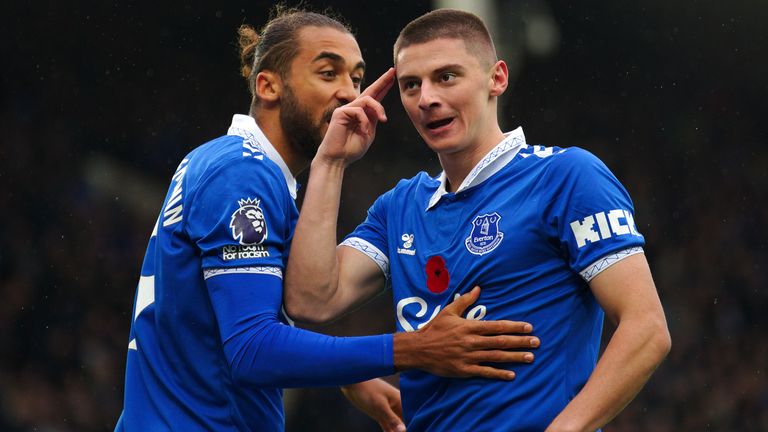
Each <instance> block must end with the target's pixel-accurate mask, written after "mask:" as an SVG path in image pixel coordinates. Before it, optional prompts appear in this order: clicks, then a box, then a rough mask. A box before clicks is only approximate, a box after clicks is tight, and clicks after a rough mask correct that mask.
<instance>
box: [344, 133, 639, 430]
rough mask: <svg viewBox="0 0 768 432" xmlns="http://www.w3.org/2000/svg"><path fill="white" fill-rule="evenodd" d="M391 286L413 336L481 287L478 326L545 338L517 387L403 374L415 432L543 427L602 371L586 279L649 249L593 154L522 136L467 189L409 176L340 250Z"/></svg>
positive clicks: (511, 136) (484, 163) (509, 138)
mask: <svg viewBox="0 0 768 432" xmlns="http://www.w3.org/2000/svg"><path fill="white" fill-rule="evenodd" d="M342 244H343V245H346V246H349V247H353V248H356V249H358V250H360V251H361V252H363V253H365V254H367V255H368V256H369V257H371V259H373V260H374V261H376V262H377V263H378V264H379V266H380V267H381V268H382V271H383V272H384V273H385V274H386V275H387V276H388V278H389V279H390V282H391V286H392V290H393V297H394V308H395V313H396V322H397V328H398V330H399V331H414V330H416V329H419V328H421V327H422V326H424V325H425V324H426V323H427V322H429V320H431V319H432V318H433V317H434V316H435V315H437V313H438V312H439V311H440V309H441V308H443V307H445V305H446V304H448V303H450V302H451V301H453V299H454V298H455V297H456V296H458V295H460V294H463V293H466V292H467V291H469V290H471V289H472V288H473V287H474V286H475V285H479V286H480V287H481V289H482V291H481V294H480V298H479V299H478V300H477V302H476V303H475V304H474V305H472V306H470V307H469V309H468V311H467V312H466V316H467V317H468V318H471V319H484V320H499V319H508V320H516V321H526V322H530V323H531V324H532V325H533V327H534V333H535V334H536V336H538V337H539V338H540V339H541V347H540V348H538V349H537V350H536V351H535V355H536V361H535V362H534V363H532V364H510V365H501V366H502V367H505V366H507V367H508V368H509V369H513V370H514V371H515V372H516V374H517V377H516V379H515V380H513V381H511V382H503V381H494V380H486V379H478V378H473V379H452V378H443V377H437V376H434V375H430V374H428V373H424V372H421V371H407V372H404V373H402V374H401V378H400V387H401V392H402V400H403V411H404V415H405V418H406V422H407V424H408V428H409V430H419V431H426V430H434V431H442V430H472V431H498V430H510V431H512V430H514V431H541V430H544V429H545V428H546V426H547V425H548V424H549V423H550V422H551V421H552V420H553V419H554V417H555V416H556V415H557V414H558V413H559V412H560V411H561V410H562V409H563V408H564V407H565V406H566V404H567V403H568V402H569V401H570V400H571V399H572V398H573V397H574V396H575V395H576V393H578V391H579V390H580V389H581V388H582V386H583V385H584V383H585V382H586V380H587V379H588V377H589V376H590V374H591V372H592V370H593V369H594V366H595V364H596V361H597V356H598V350H599V344H600V337H601V332H602V323H603V312H602V310H601V309H600V307H599V305H598V304H597V302H596V300H595V298H594V296H593V294H592V292H591V291H590V289H589V286H588V281H589V280H591V278H592V277H594V276H595V275H596V274H598V273H599V272H600V271H602V270H603V269H604V268H606V267H608V266H610V265H611V264H613V263H615V262H617V261H619V260H621V259H623V258H624V257H627V256H630V255H632V254H635V253H639V252H642V249H641V248H642V246H643V244H644V239H643V237H642V236H641V235H640V234H639V233H638V231H637V229H636V227H635V223H634V210H633V205H632V202H631V200H630V198H629V196H628V194H627V192H626V190H625V189H624V188H623V187H622V185H621V184H620V183H619V181H618V180H617V179H616V178H615V177H614V176H613V174H612V173H611V172H610V171H609V170H608V168H607V167H606V166H605V165H604V164H603V163H602V162H601V161H600V160H598V159H597V158H596V157H595V156H593V155H592V154H590V153H589V152H587V151H585V150H582V149H579V148H575V147H573V148H558V147H542V146H530V145H527V144H526V143H525V137H524V135H523V132H522V130H521V129H520V128H518V129H517V130H515V131H513V132H510V133H508V134H507V135H506V137H505V139H504V140H503V141H502V142H501V143H499V144H498V145H497V146H496V147H495V148H494V149H493V150H492V151H491V152H490V153H489V154H488V155H487V156H486V157H485V158H484V159H483V160H481V161H480V162H479V163H478V165H477V166H476V167H475V168H474V169H473V170H472V171H471V172H470V174H469V175H468V176H467V179H466V180H465V181H464V183H463V184H462V185H460V187H459V188H458V189H457V191H456V192H455V193H447V192H446V190H445V177H444V174H443V175H441V176H439V177H437V178H433V177H430V176H428V175H427V174H425V173H423V172H422V173H420V174H418V175H417V176H415V177H414V178H412V179H410V180H403V181H401V182H400V183H398V185H397V186H396V187H395V188H394V189H392V190H390V191H389V192H387V193H385V194H384V195H382V196H381V197H379V199H377V200H376V202H375V203H374V204H373V206H372V207H371V208H370V210H369V212H368V216H367V218H366V220H365V221H364V222H363V223H362V224H361V225H360V226H358V227H357V229H356V230H355V231H354V232H353V233H352V234H350V235H349V236H348V237H347V238H346V239H345V240H344V242H343V243H342Z"/></svg>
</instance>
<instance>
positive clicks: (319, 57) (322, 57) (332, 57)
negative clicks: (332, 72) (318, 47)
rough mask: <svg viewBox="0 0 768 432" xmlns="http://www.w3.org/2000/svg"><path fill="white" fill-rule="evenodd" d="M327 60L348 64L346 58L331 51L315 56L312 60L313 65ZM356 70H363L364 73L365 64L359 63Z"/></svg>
mask: <svg viewBox="0 0 768 432" xmlns="http://www.w3.org/2000/svg"><path fill="white" fill-rule="evenodd" d="M326 59H327V60H330V61H332V62H335V63H346V61H345V60H344V57H342V56H340V55H338V54H336V53H335V52H330V51H323V52H321V53H320V54H318V55H317V56H315V58H313V59H312V63H314V62H316V61H320V60H326ZM355 69H362V70H363V71H365V62H364V61H362V60H360V61H359V62H357V64H356V65H355Z"/></svg>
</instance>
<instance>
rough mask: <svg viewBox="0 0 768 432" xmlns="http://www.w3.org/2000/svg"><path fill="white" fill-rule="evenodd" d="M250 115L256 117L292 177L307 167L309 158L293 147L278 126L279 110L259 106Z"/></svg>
mask: <svg viewBox="0 0 768 432" xmlns="http://www.w3.org/2000/svg"><path fill="white" fill-rule="evenodd" d="M250 115H251V117H253V118H254V119H256V124H258V125H259V128H260V129H261V131H262V132H264V135H265V136H266V137H267V139H268V140H269V142H270V143H271V144H272V146H273V147H274V148H275V150H277V153H279V154H280V157H281V158H283V161H284V162H285V164H286V165H287V166H288V169H289V170H291V174H293V176H294V177H296V176H297V175H299V174H301V172H302V171H304V170H305V169H307V167H308V166H309V162H310V160H309V159H308V158H307V157H305V156H304V155H303V154H302V153H301V151H300V150H298V149H296V148H294V146H293V145H291V142H290V141H288V137H286V136H285V132H284V131H283V128H282V127H280V111H278V110H276V109H266V108H260V109H258V110H256V111H255V112H254V111H251V114H250Z"/></svg>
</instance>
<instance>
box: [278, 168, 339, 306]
mask: <svg viewBox="0 0 768 432" xmlns="http://www.w3.org/2000/svg"><path fill="white" fill-rule="evenodd" d="M343 177H344V165H343V164H337V163H331V162H327V161H323V160H318V159H317V158H316V159H315V160H314V161H313V162H312V168H311V172H310V176H309V181H308V184H307V191H306V195H305V198H304V203H303V204H302V209H301V215H300V216H299V221H298V224H297V225H296V230H295V232H294V236H293V242H292V245H291V253H290V256H289V260H288V269H287V272H286V279H285V286H284V301H285V307H286V310H287V312H288V314H289V315H291V316H292V317H294V318H296V319H299V320H308V321H318V320H324V318H325V317H321V316H319V315H317V314H319V313H321V312H322V313H323V314H324V315H326V316H329V315H330V316H332V315H335V313H330V314H329V309H328V305H327V303H328V302H329V300H330V299H331V298H332V297H333V296H334V294H335V292H336V289H337V285H338V275H339V268H338V267H339V266H338V260H337V257H336V244H337V241H336V224H337V219H338V213H339V203H340V196H341V184H342V179H343ZM330 312H335V311H330Z"/></svg>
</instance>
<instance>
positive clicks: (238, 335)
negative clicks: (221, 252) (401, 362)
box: [206, 274, 394, 387]
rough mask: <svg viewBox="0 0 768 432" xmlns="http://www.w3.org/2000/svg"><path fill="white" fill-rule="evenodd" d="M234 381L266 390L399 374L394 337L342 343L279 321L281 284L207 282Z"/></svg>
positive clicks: (268, 279) (236, 278) (252, 278)
mask: <svg viewBox="0 0 768 432" xmlns="http://www.w3.org/2000/svg"><path fill="white" fill-rule="evenodd" d="M206 284H207V287H208V290H209V293H210V297H211V304H212V306H213V309H214V311H215V313H216V318H217V322H218V325H219V331H220V333H221V340H222V344H223V352H224V356H225V358H226V361H227V364H228V365H229V367H230V373H231V376H232V379H233V380H234V381H235V382H236V383H239V384H247V385H256V386H260V387H295V386H324V385H342V384H349V383H353V382H358V381H363V380H367V379H370V378H373V377H377V376H382V375H389V374H391V373H393V371H394V366H393V360H392V359H393V349H392V335H380V336H366V337H354V338H339V337H331V336H326V335H321V334H317V333H312V332H309V331H306V330H302V329H297V328H293V327H290V326H287V325H285V324H282V323H281V322H280V321H278V313H279V311H280V303H281V280H280V278H278V277H275V276H272V275H256V274H221V275H218V276H214V277H211V278H209V279H207V280H206Z"/></svg>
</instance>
